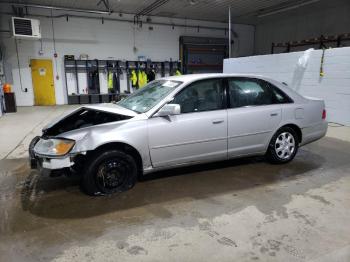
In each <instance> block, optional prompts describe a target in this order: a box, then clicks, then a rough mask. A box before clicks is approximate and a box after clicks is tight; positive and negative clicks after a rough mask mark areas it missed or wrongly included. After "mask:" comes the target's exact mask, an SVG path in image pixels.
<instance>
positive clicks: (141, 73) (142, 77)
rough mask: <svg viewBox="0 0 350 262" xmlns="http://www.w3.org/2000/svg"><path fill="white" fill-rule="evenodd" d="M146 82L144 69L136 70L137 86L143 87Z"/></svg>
mask: <svg viewBox="0 0 350 262" xmlns="http://www.w3.org/2000/svg"><path fill="white" fill-rule="evenodd" d="M146 84H147V74H146V73H145V71H141V70H140V71H139V72H138V86H139V88H142V87H144V86H145V85H146Z"/></svg>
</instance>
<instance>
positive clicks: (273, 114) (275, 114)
mask: <svg viewBox="0 0 350 262" xmlns="http://www.w3.org/2000/svg"><path fill="white" fill-rule="evenodd" d="M270 116H278V113H272V114H270Z"/></svg>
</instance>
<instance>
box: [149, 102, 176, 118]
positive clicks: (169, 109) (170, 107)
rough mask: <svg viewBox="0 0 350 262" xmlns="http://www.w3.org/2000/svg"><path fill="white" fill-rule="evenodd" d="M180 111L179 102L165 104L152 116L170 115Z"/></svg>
mask: <svg viewBox="0 0 350 262" xmlns="http://www.w3.org/2000/svg"><path fill="white" fill-rule="evenodd" d="M180 113H181V106H180V105H179V104H166V105H164V106H163V107H162V108H161V109H159V111H158V112H157V113H156V114H155V115H154V116H172V115H179V114H180Z"/></svg>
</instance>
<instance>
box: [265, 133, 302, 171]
mask: <svg viewBox="0 0 350 262" xmlns="http://www.w3.org/2000/svg"><path fill="white" fill-rule="evenodd" d="M298 147H299V141H298V136H297V134H296V132H295V131H294V129H293V128H290V127H282V128H280V129H279V130H278V131H277V132H276V134H275V135H274V136H273V137H272V139H271V142H270V144H269V148H268V150H267V157H268V159H269V160H270V162H271V163H274V164H284V163H288V162H289V161H291V160H293V158H294V157H295V155H296V153H297V151H298Z"/></svg>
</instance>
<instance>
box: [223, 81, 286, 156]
mask: <svg viewBox="0 0 350 262" xmlns="http://www.w3.org/2000/svg"><path fill="white" fill-rule="evenodd" d="M228 93H229V95H228V97H229V108H228V157H229V158H232V157H236V156H241V155H250V154H257V153H263V152H264V151H265V150H266V146H267V144H268V143H269V139H270V138H271V136H272V134H273V132H275V131H276V128H277V127H278V125H279V123H280V122H281V119H282V115H281V114H282V104H281V103H276V98H275V94H274V92H273V91H272V90H271V89H270V87H269V83H267V82H265V81H263V80H260V79H255V78H229V79H228Z"/></svg>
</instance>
